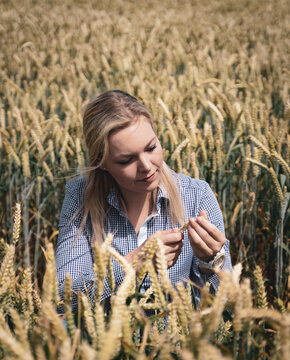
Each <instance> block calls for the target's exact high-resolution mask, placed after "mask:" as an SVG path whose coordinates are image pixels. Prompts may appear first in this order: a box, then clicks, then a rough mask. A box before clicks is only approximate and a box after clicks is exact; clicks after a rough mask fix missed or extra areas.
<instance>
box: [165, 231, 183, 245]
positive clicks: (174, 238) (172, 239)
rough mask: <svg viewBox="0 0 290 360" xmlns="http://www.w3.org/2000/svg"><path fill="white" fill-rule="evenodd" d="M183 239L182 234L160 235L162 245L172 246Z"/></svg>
mask: <svg viewBox="0 0 290 360" xmlns="http://www.w3.org/2000/svg"><path fill="white" fill-rule="evenodd" d="M183 237H184V235H183V234H182V233H180V232H173V233H169V234H164V235H162V236H161V240H162V242H163V244H164V245H170V244H173V245H174V244H175V243H180V242H182V239H183Z"/></svg>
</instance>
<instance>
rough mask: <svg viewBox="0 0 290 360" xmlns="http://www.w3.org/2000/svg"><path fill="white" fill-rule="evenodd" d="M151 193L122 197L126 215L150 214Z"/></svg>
mask: <svg viewBox="0 0 290 360" xmlns="http://www.w3.org/2000/svg"><path fill="white" fill-rule="evenodd" d="M152 195H153V194H152V193H147V194H146V193H145V194H136V193H135V194H134V196H129V197H128V196H124V195H123V199H124V203H125V206H126V211H127V213H131V214H132V213H134V212H135V213H137V214H138V213H140V212H142V213H144V212H146V210H147V212H148V214H149V212H150V210H151V207H152Z"/></svg>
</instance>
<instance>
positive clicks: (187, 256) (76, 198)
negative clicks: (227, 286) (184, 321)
mask: <svg viewBox="0 0 290 360" xmlns="http://www.w3.org/2000/svg"><path fill="white" fill-rule="evenodd" d="M178 178H179V181H177V184H178V187H179V191H180V195H181V199H182V202H183V206H184V209H185V212H186V214H187V217H188V218H190V217H197V216H198V214H199V212H200V211H201V210H206V211H207V215H208V218H209V221H210V222H211V223H212V224H214V225H215V226H216V227H217V228H218V229H219V230H220V231H221V232H223V233H224V223H223V216H222V213H221V210H220V207H219V205H218V202H217V199H216V197H215V195H214V193H213V192H212V190H211V188H210V187H209V185H208V183H206V182H205V181H202V180H196V179H192V178H190V177H189V176H186V175H184V174H178ZM84 189H85V179H84V178H76V179H73V180H71V181H69V182H68V183H67V185H66V194H65V199H64V202H63V206H62V210H61V216H60V224H59V236H58V242H57V246H56V254H55V255H56V270H57V277H58V284H59V293H60V296H61V298H62V297H63V289H64V282H65V275H66V273H69V275H70V276H71V278H72V280H73V283H72V289H73V290H74V291H75V292H78V290H80V291H82V292H85V291H89V295H90V298H91V300H92V299H93V293H94V286H92V284H93V282H94V271H93V261H94V258H93V251H92V247H91V236H92V227H91V224H90V220H88V221H87V223H86V224H85V227H84V230H83V232H82V234H81V235H80V237H79V238H78V240H77V241H75V239H76V235H77V233H78V230H79V227H80V223H81V220H82V215H81V213H80V214H79V215H78V216H77V217H75V218H74V219H73V215H74V214H75V212H76V211H77V210H78V209H79V207H80V206H81V205H82V203H83V201H84ZM107 202H108V211H107V220H105V223H104V225H105V232H106V233H109V232H111V233H113V234H114V239H113V242H112V246H113V247H114V248H115V249H117V250H118V252H119V253H120V254H121V255H123V256H125V255H126V254H128V253H129V252H131V251H133V250H134V249H136V248H137V247H138V237H137V234H136V232H135V229H134V228H133V226H132V224H131V223H130V221H129V220H128V218H127V217H126V214H125V213H124V211H123V209H122V208H121V205H120V203H119V200H118V195H117V192H116V191H115V190H114V189H112V190H111V192H110V193H109V195H108V197H107ZM167 202H168V195H167V193H166V191H165V190H164V189H163V188H162V187H159V189H158V194H157V203H156V211H157V214H156V215H155V216H154V217H151V218H149V220H148V221H147V222H146V223H145V226H146V227H147V237H149V236H150V235H151V234H153V233H154V232H156V231H158V230H167V229H170V228H171V227H172V226H171V222H170V219H169V215H168V212H167V210H166V204H167ZM72 219H73V220H72ZM224 249H225V254H226V261H225V264H224V267H223V270H225V269H228V270H230V271H231V269H232V265H231V257H230V252H229V241H228V240H227V241H226V243H225V245H224ZM112 262H113V270H114V276H115V283H116V288H118V286H119V285H120V284H121V282H122V280H123V278H124V272H123V270H122V268H121V266H120V264H119V263H118V262H117V261H115V260H114V259H112ZM168 275H169V278H170V280H171V282H172V284H173V285H174V284H175V283H177V282H180V281H182V280H183V279H191V280H192V281H193V282H194V283H195V284H197V285H199V286H200V287H202V286H203V285H204V284H205V282H206V281H209V283H210V285H211V291H212V292H213V293H214V292H215V291H216V289H217V287H218V284H219V281H218V277H217V276H216V275H215V274H210V275H205V274H202V273H201V272H200V271H199V268H198V258H197V257H196V256H195V255H194V252H193V250H192V248H191V246H190V242H189V239H188V234H187V231H185V232H184V239H183V247H182V251H181V254H180V255H179V257H178V260H177V262H176V263H175V265H174V266H172V267H171V268H169V269H168ZM143 287H144V289H146V288H148V287H150V278H149V276H147V277H146V278H145V280H144V283H143ZM110 295H111V292H110V287H109V284H108V281H107V279H105V284H104V293H103V295H102V300H104V299H107V298H109V297H110ZM199 296H200V294H199V291H198V290H197V291H196V301H197V303H198V302H199V300H200V299H199ZM72 306H73V309H74V310H75V309H76V306H77V300H76V297H73V303H72Z"/></svg>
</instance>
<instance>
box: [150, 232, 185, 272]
mask: <svg viewBox="0 0 290 360" xmlns="http://www.w3.org/2000/svg"><path fill="white" fill-rule="evenodd" d="M154 235H155V234H153V235H152V236H154ZM158 236H159V238H160V240H161V241H162V243H163V245H164V253H165V257H166V260H167V267H168V268H170V267H171V266H173V265H174V264H175V263H176V261H177V259H178V256H179V255H180V253H181V249H182V246H183V242H182V239H183V234H182V233H181V232H180V231H179V230H178V229H170V230H164V231H159V232H158Z"/></svg>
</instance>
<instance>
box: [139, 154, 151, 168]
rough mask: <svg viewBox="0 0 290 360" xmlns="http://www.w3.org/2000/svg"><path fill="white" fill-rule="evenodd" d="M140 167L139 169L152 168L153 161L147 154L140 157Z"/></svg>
mask: <svg viewBox="0 0 290 360" xmlns="http://www.w3.org/2000/svg"><path fill="white" fill-rule="evenodd" d="M138 169H139V171H149V170H150V169H151V161H150V159H149V157H148V156H147V154H144V155H142V156H140V157H139V162H138Z"/></svg>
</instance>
